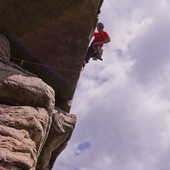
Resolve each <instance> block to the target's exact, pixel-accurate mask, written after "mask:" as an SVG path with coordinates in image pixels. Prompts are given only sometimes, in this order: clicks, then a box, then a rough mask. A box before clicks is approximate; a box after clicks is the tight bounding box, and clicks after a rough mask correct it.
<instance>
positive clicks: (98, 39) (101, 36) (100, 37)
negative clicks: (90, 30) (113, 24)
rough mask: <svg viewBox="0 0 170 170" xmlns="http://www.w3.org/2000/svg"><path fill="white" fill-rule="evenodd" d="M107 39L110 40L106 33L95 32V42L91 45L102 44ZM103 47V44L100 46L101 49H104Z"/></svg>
mask: <svg viewBox="0 0 170 170" xmlns="http://www.w3.org/2000/svg"><path fill="white" fill-rule="evenodd" d="M107 38H110V37H109V35H108V33H107V32H106V31H103V32H101V33H99V32H95V33H94V40H93V41H92V43H91V44H94V43H95V42H101V41H103V40H105V39H107ZM102 46H103V44H100V47H102Z"/></svg>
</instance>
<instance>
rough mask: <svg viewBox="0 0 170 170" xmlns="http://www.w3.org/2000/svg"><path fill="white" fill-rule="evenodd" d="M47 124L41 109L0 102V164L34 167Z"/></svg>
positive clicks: (43, 110) (25, 169)
mask: <svg viewBox="0 0 170 170" xmlns="http://www.w3.org/2000/svg"><path fill="white" fill-rule="evenodd" d="M50 125H51V118H50V117H49V115H48V113H47V111H46V110H45V109H43V108H36V109H35V108H33V107H29V106H8V105H0V150H1V152H0V163H1V164H3V165H9V166H13V167H17V168H20V169H24V170H29V169H31V168H32V169H35V167H36V162H37V158H38V156H39V154H40V152H41V149H42V147H43V144H44V142H45V141H46V138H47V135H48V131H49V128H50ZM0 168H1V166H0Z"/></svg>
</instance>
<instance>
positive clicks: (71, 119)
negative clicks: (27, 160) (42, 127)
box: [37, 108, 76, 170]
mask: <svg viewBox="0 0 170 170" xmlns="http://www.w3.org/2000/svg"><path fill="white" fill-rule="evenodd" d="M75 124H76V116H75V115H72V114H68V113H66V112H64V111H62V110H61V109H59V108H56V109H54V112H53V115H52V125H51V129H50V132H49V135H48V138H47V141H46V143H45V145H44V147H43V150H42V152H41V155H40V157H39V159H38V164H37V170H47V169H48V170H51V169H52V167H53V164H54V162H55V160H56V158H57V157H58V155H59V154H60V153H61V152H62V151H63V150H64V148H65V147H66V146H67V142H68V141H69V139H70V137H71V135H72V132H73V129H74V127H75Z"/></svg>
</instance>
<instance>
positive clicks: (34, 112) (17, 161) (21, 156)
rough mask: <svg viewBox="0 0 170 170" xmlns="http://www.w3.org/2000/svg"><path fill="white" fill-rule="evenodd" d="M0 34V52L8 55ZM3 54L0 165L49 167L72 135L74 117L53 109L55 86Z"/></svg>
mask: <svg viewBox="0 0 170 170" xmlns="http://www.w3.org/2000/svg"><path fill="white" fill-rule="evenodd" d="M0 37H1V39H0V47H3V48H1V54H7V55H10V47H9V42H8V40H7V39H6V38H5V37H4V36H3V35H0ZM4 56H5V55H0V169H2V170H15V169H16V170H35V169H36V167H37V169H40V170H43V169H44V170H48V169H51V168H52V166H53V163H54V161H55V159H56V157H57V156H58V155H59V154H60V152H61V151H62V150H63V149H64V147H65V146H66V145H67V141H68V140H69V138H70V137H71V134H72V131H73V129H74V126H75V123H76V117H75V116H74V115H71V114H68V113H65V112H63V111H62V113H61V111H60V112H58V111H57V110H56V109H54V103H55V99H54V90H53V89H52V88H51V87H50V86H48V85H47V84H46V83H44V82H43V81H42V80H41V79H39V78H38V77H36V76H35V75H34V74H32V73H29V72H28V71H25V70H23V69H22V68H21V67H19V66H18V65H16V64H14V63H12V62H10V61H9V58H7V57H4ZM58 110H60V109H58ZM64 114H65V115H64ZM49 146H50V147H49ZM40 155H41V156H40ZM47 155H48V159H45V160H44V158H47ZM39 156H40V157H39ZM38 159H40V161H38ZM41 160H42V161H43V163H42V162H41ZM37 161H38V162H39V163H38V166H37ZM38 167H40V168H38Z"/></svg>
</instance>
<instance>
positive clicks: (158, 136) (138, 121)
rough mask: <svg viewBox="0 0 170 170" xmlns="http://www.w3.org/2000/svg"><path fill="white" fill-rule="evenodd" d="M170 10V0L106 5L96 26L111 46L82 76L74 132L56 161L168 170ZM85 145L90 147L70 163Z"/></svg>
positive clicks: (96, 169) (87, 169) (95, 168)
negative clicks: (101, 28) (100, 23)
mask: <svg viewBox="0 0 170 170" xmlns="http://www.w3.org/2000/svg"><path fill="white" fill-rule="evenodd" d="M169 11H170V2H169V1H168V0H114V1H113V0H107V1H105V2H104V5H103V8H102V14H101V15H100V20H101V21H103V22H104V21H105V22H104V23H105V29H106V31H108V32H109V35H110V36H111V39H112V42H111V43H109V44H107V45H105V47H104V56H103V58H104V61H102V62H101V61H97V62H95V61H92V60H91V61H90V63H89V64H88V65H87V66H86V67H85V70H84V71H83V72H82V75H81V77H80V80H79V83H78V87H77V91H76V94H75V96H74V101H73V106H72V110H71V113H73V114H76V115H77V118H78V121H77V125H76V128H75V131H74V133H73V136H72V139H71V141H70V142H69V145H68V146H67V148H66V150H65V151H64V152H63V153H62V154H61V156H60V157H59V158H58V162H60V163H61V162H63V163H64V164H67V165H69V166H70V167H75V168H76V169H77V170H103V169H107V170H113V169H116V170H134V169H135V170H147V169H149V170H169V169H170V162H169V157H170V104H169V103H170V90H169V89H170V76H169V73H170V57H169V56H170V50H169V49H170V48H169V44H170V33H169V27H170V13H169ZM85 142H89V143H90V146H91V147H90V148H89V149H88V150H86V151H85V152H82V153H83V154H80V155H78V156H75V152H76V150H77V148H78V146H79V145H80V144H82V143H85ZM57 165H59V163H56V169H57ZM61 170H65V169H61ZM71 170H72V169H71Z"/></svg>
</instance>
